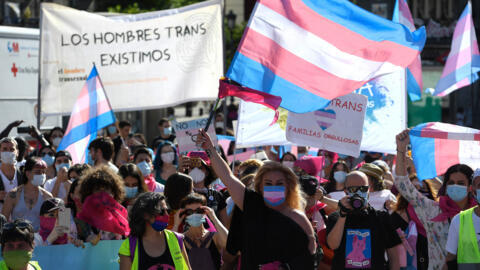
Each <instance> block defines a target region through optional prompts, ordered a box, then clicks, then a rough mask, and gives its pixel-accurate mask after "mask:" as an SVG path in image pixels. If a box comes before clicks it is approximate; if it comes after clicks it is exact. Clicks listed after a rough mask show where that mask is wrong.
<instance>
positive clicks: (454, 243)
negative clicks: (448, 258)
mask: <svg viewBox="0 0 480 270" xmlns="http://www.w3.org/2000/svg"><path fill="white" fill-rule="evenodd" d="M472 219H473V227H474V228H475V235H476V236H477V243H478V244H480V217H478V216H477V214H475V212H474V213H473V215H472ZM459 230H460V214H457V215H456V216H454V217H453V219H452V222H451V223H450V228H449V229H448V238H447V244H446V247H445V249H446V250H447V252H448V253H451V254H455V255H456V254H457V248H458V233H459Z"/></svg>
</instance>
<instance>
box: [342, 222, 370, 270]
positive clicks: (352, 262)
mask: <svg viewBox="0 0 480 270" xmlns="http://www.w3.org/2000/svg"><path fill="white" fill-rule="evenodd" d="M346 242H347V243H346V246H345V255H346V257H345V268H368V267H371V266H372V248H371V247H372V245H371V233H370V230H369V229H347V241H346Z"/></svg>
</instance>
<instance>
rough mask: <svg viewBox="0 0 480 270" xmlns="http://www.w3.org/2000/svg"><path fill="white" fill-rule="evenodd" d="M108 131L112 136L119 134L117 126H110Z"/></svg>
mask: <svg viewBox="0 0 480 270" xmlns="http://www.w3.org/2000/svg"><path fill="white" fill-rule="evenodd" d="M107 130H108V133H110V134H115V133H117V127H115V126H109V127H108V128H107Z"/></svg>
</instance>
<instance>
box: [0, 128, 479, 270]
mask: <svg viewBox="0 0 480 270" xmlns="http://www.w3.org/2000/svg"><path fill="white" fill-rule="evenodd" d="M219 122H220V121H219ZM21 123H22V122H21V121H16V122H13V123H11V124H10V125H9V126H8V127H6V128H5V129H4V130H3V132H2V133H0V162H1V163H0V177H1V181H0V210H1V214H2V215H0V228H1V229H2V230H1V235H0V244H1V252H2V254H1V255H2V257H3V261H1V262H0V269H40V268H41V265H38V263H37V262H34V261H31V259H32V252H33V250H34V248H35V247H36V246H49V245H63V244H73V245H75V246H76V247H78V248H82V247H85V244H87V243H90V244H91V245H96V244H98V242H99V241H105V240H122V241H123V243H122V245H121V247H120V250H118V255H119V269H122V270H127V269H207V270H209V269H302V270H303V269H457V268H458V269H479V268H480V251H479V247H478V241H479V240H480V210H479V208H478V204H479V202H480V169H477V168H470V167H469V166H467V165H464V164H456V165H453V166H451V167H450V168H449V169H448V170H447V171H446V173H445V174H444V175H442V176H438V177H437V178H434V179H428V180H423V181H419V179H418V178H417V175H416V168H415V166H414V165H413V162H412V159H411V157H410V156H411V155H410V153H409V150H408V145H409V137H408V130H405V131H403V132H402V133H400V134H398V135H397V138H396V142H397V154H396V155H395V156H394V155H387V154H382V153H372V152H364V153H362V155H361V156H360V157H358V158H354V157H348V156H343V155H339V154H336V153H333V152H328V151H324V150H320V151H319V152H318V153H315V154H314V155H312V154H311V153H310V154H309V151H308V148H307V147H304V148H303V147H302V148H300V147H299V148H298V151H297V152H296V153H292V152H286V153H283V154H282V155H280V154H279V153H280V151H278V148H277V147H274V146H265V147H263V148H262V149H257V150H258V151H261V154H258V153H257V154H256V155H254V157H253V158H252V159H249V160H245V161H243V162H239V161H233V162H231V163H229V162H228V161H227V159H226V157H225V154H224V151H221V150H220V149H219V147H218V146H215V145H214V144H213V143H212V139H211V138H210V137H209V135H208V134H207V133H206V132H205V131H203V130H199V131H198V134H197V135H196V140H197V141H196V143H197V145H198V146H199V147H201V148H202V149H203V150H204V151H200V152H189V153H186V154H185V155H181V154H180V153H179V152H178V150H177V149H178V145H177V144H176V138H175V133H174V131H173V129H172V127H171V124H170V122H169V120H167V119H162V120H161V121H160V122H159V123H158V127H159V136H158V137H156V138H155V139H154V140H153V142H152V144H151V145H149V144H147V142H146V140H145V137H144V135H143V134H141V133H134V134H132V133H131V131H132V125H131V124H130V123H129V122H128V121H120V122H118V123H116V124H115V125H111V126H108V127H106V128H105V130H104V132H103V133H102V134H103V136H99V137H98V138H95V139H94V140H93V141H91V142H90V144H89V146H88V153H89V155H88V157H86V160H85V163H82V164H73V160H72V156H71V154H70V153H69V152H68V151H64V150H59V149H58V147H59V145H60V142H61V140H62V137H63V135H64V131H63V130H62V129H61V128H54V129H52V130H50V131H48V132H46V133H44V134H42V133H41V132H40V131H39V130H37V129H36V128H35V127H33V126H32V127H30V130H31V132H30V135H31V137H33V138H34V139H35V145H33V144H29V143H27V142H26V141H25V139H24V138H22V137H17V138H11V137H8V135H9V132H10V130H11V129H12V128H14V127H16V126H19V125H20V124H21ZM215 127H216V128H217V129H220V128H223V126H220V125H215ZM225 150H226V151H225V152H231V151H229V149H225ZM474 169H476V170H474ZM119 216H120V217H119Z"/></svg>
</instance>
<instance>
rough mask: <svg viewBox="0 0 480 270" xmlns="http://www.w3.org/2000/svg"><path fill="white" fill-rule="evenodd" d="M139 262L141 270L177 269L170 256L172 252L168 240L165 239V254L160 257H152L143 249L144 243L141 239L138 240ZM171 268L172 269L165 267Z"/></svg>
mask: <svg viewBox="0 0 480 270" xmlns="http://www.w3.org/2000/svg"><path fill="white" fill-rule="evenodd" d="M138 241H139V243H138V248H139V250H138V261H139V267H138V269H139V270H157V269H158V270H163V269H175V264H174V262H173V259H172V255H171V254H170V250H169V248H168V244H167V238H165V252H163V254H162V255H160V256H158V257H150V256H149V255H148V254H147V253H146V252H145V249H144V248H143V241H142V239H141V238H139V239H138ZM167 265H168V266H170V268H168V267H165V266H167Z"/></svg>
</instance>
